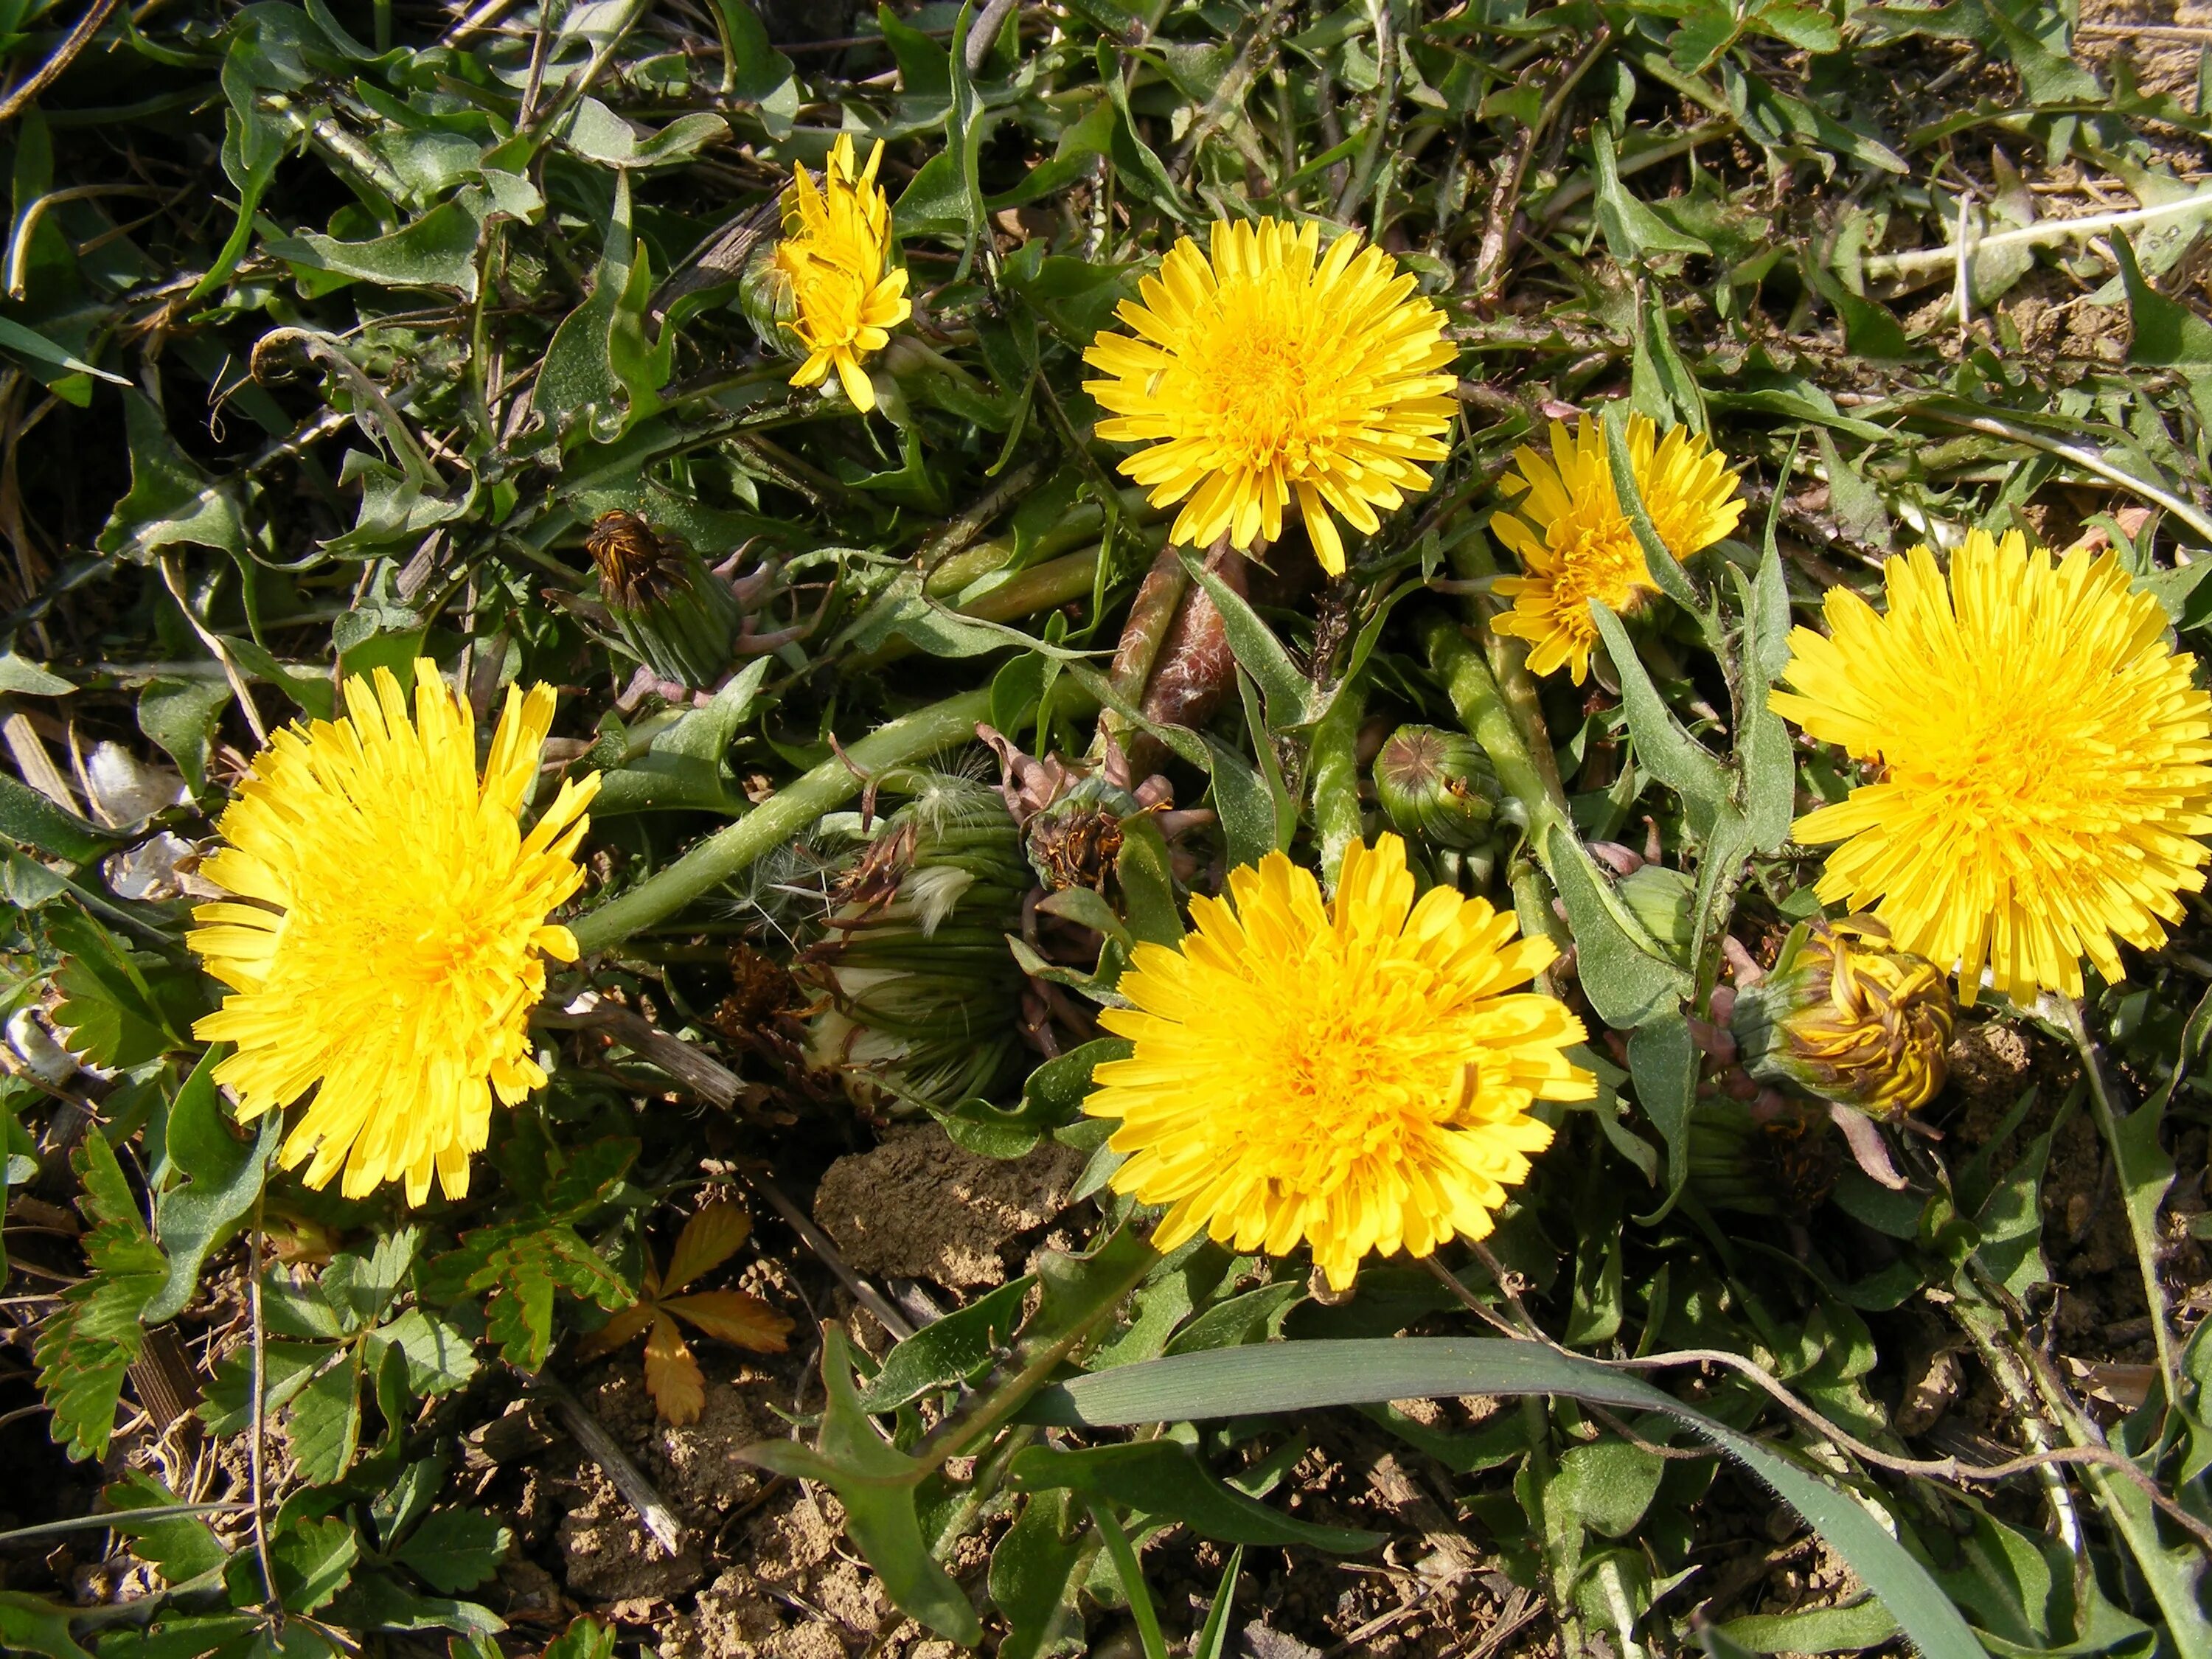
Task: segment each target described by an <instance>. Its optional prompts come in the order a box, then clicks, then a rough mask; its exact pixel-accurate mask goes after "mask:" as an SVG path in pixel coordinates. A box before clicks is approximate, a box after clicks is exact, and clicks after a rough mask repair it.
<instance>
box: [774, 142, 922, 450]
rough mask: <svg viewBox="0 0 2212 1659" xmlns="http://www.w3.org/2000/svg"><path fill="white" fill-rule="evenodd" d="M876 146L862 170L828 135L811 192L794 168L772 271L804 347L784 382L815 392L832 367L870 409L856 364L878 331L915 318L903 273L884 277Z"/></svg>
mask: <svg viewBox="0 0 2212 1659" xmlns="http://www.w3.org/2000/svg"><path fill="white" fill-rule="evenodd" d="M883 152H884V147H883V143H882V142H881V141H880V140H878V142H877V143H876V146H875V148H874V149H872V150H871V151H870V152H869V154H868V160H867V164H866V166H865V167H860V168H858V169H857V170H856V169H855V167H854V153H853V137H852V135H851V134H850V133H840V134H838V135H837V141H836V143H835V144H834V145H832V146H831V148H830V151H829V167H828V168H827V169H826V170H825V171H824V173H823V175H822V183H821V185H820V187H819V188H818V189H817V187H816V185H815V182H814V178H813V175H812V174H811V173H808V172H807V170H806V167H805V164H804V163H803V162H802V163H800V164H799V165H798V166H797V167H794V169H793V178H792V181H791V188H790V189H789V190H787V191H785V192H784V198H783V240H781V242H779V243H778V244H777V245H776V249H775V271H776V274H777V276H778V278H779V280H780V281H781V283H782V285H783V287H784V289H785V290H786V291H787V293H788V295H789V297H790V301H791V309H792V316H791V329H792V331H793V332H794V333H795V334H796V335H797V336H798V337H799V341H800V342H801V343H803V344H804V345H805V348H806V354H807V355H806V357H805V361H804V362H802V363H800V365H799V368H798V369H797V370H796V371H795V372H794V373H793V375H792V377H791V384H792V385H793V386H818V385H820V384H821V383H822V381H823V380H825V379H827V378H828V375H829V370H830V368H832V367H833V366H834V367H835V368H836V371H837V377H838V379H839V380H840V381H841V382H842V384H843V386H844V387H845V390H846V392H847V395H848V396H849V397H850V398H852V400H853V403H854V406H855V407H856V408H858V409H860V410H862V411H863V412H866V410H872V409H873V408H874V407H875V406H876V399H875V393H874V392H873V391H872V390H870V391H863V390H862V388H863V387H866V386H867V378H866V375H865V374H862V373H861V372H860V361H861V360H862V359H863V358H865V357H866V356H869V355H870V354H872V353H873V352H876V351H879V350H881V349H883V347H884V345H885V344H886V343H887V342H888V336H887V333H886V331H888V330H890V329H893V328H896V327H897V326H898V325H900V324H901V323H903V322H904V321H906V319H908V318H909V317H911V316H912V315H913V314H914V306H913V303H912V302H911V301H908V299H907V298H906V297H905V295H906V272H905V271H903V270H889V269H887V268H886V267H887V266H888V265H889V264H890V252H891V235H890V228H891V220H890V199H889V198H888V197H885V196H884V192H883V190H882V189H881V187H880V186H878V185H877V183H876V167H877V165H878V162H880V161H881V160H882V159H883Z"/></svg>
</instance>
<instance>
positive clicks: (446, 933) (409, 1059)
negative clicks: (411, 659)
mask: <svg viewBox="0 0 2212 1659" xmlns="http://www.w3.org/2000/svg"><path fill="white" fill-rule="evenodd" d="M344 695H345V716H344V718H343V719H341V720H318V721H316V722H314V723H313V725H311V726H308V727H307V729H306V731H305V732H300V731H297V730H286V731H283V732H278V733H277V734H276V736H275V738H272V739H271V740H270V744H269V747H268V748H267V749H265V750H263V751H262V753H261V754H260V756H259V757H258V758H257V759H256V760H255V761H254V763H253V769H252V773H251V774H250V775H249V776H248V777H247V778H246V781H245V783H244V784H243V785H242V786H241V787H240V790H239V792H238V795H237V798H236V799H234V801H233V802H232V803H231V805H230V806H229V807H228V810H226V811H224V813H223V815H222V821H221V822H220V823H219V824H218V825H217V826H216V827H217V829H218V831H219V833H220V834H221V835H222V839H223V841H224V842H225V843H226V845H225V846H224V847H223V848H222V851H221V852H219V853H217V854H216V855H215V857H213V858H212V859H210V860H208V862H207V864H206V865H205V866H204V874H205V875H206V876H207V878H208V879H210V881H212V882H214V883H216V884H217V885H219V886H222V887H223V888H225V889H228V891H229V892H230V893H231V894H232V895H234V896H233V897H231V898H229V899H226V900H223V901H222V902H216V903H211V904H204V905H201V906H200V907H198V908H197V909H196V910H195V911H194V912H193V916H194V919H195V920H196V921H197V922H198V923H199V926H198V927H196V928H195V929H194V930H193V932H192V933H191V947H192V949H193V950H194V951H197V953H198V954H199V956H200V957H201V958H202V959H203V960H204V962H205V963H206V964H207V968H208V971H209V972H210V973H212V974H213V975H215V976H216V978H217V979H219V980H221V981H222V982H223V983H224V984H225V985H227V986H228V987H230V994H229V995H228V996H227V997H225V998H224V1000H223V1002H222V1006H221V1007H219V1008H218V1009H217V1010H216V1012H214V1013H212V1014H210V1015H208V1016H207V1017H206V1018H204V1019H202V1020H201V1021H199V1022H198V1024H196V1025H195V1026H194V1027H193V1035H194V1036H197V1037H199V1038H200V1039H201V1040H202V1041H204V1042H229V1043H234V1044H235V1045H236V1048H235V1052H234V1053H233V1054H230V1055H229V1056H228V1057H227V1058H226V1059H225V1060H222V1062H221V1063H220V1064H219V1065H218V1066H216V1080H217V1081H218V1082H221V1083H223V1084H226V1085H228V1086H229V1088H230V1089H231V1091H232V1092H233V1093H234V1095H235V1097H237V1101H238V1111H239V1115H240V1117H241V1118H244V1119H248V1120H251V1119H252V1118H257V1117H259V1116H260V1115H262V1114H264V1112H274V1111H282V1110H283V1109H285V1108H286V1107H288V1106H290V1105H291V1104H292V1103H295V1101H298V1100H299V1099H301V1097H303V1096H305V1095H307V1093H308V1092H309V1091H313V1095H314V1098H313V1100H312V1101H310V1102H309V1103H308V1105H307V1110H306V1111H305V1112H304V1113H302V1114H301V1117H300V1120H299V1121H298V1122H297V1123H296V1124H295V1126H294V1127H293V1128H292V1131H291V1133H290V1134H289V1136H288V1137H287V1138H286V1139H285V1142H284V1147H283V1153H282V1162H283V1164H284V1166H285V1167H286V1168H288V1169H291V1168H296V1167H297V1166H299V1165H300V1164H307V1166H308V1167H307V1177H306V1178H307V1184H308V1185H310V1186H312V1187H321V1186H325V1185H327V1184H328V1183H329V1182H330V1181H331V1178H332V1177H333V1176H338V1175H339V1174H340V1172H341V1171H343V1191H344V1193H345V1194H346V1195H347V1196H348V1197H349V1198H358V1197H361V1196H363V1195H365V1194H368V1193H369V1192H371V1191H373V1190H374V1188H376V1187H377V1186H378V1185H380V1183H382V1182H386V1181H404V1182H405V1183H406V1188H407V1201H408V1202H409V1203H410V1204H420V1203H422V1201H423V1200H426V1199H427V1198H428V1196H429V1192H430V1181H431V1177H432V1176H433V1175H435V1176H436V1177H437V1180H438V1184H439V1185H440V1186H441V1188H443V1189H444V1191H445V1193H446V1194H447V1196H448V1197H459V1196H460V1195H461V1194H464V1193H465V1192H466V1191H467V1190H468V1185H469V1157H470V1154H471V1153H472V1152H477V1151H480V1150H481V1149H482V1148H483V1146H484V1143H485V1140H486V1139H487V1137H488V1135H489V1127H490V1121H491V1103H492V1097H493V1096H494V1095H495V1094H496V1095H497V1096H498V1097H499V1099H500V1100H501V1102H502V1103H506V1104H507V1105H513V1104H514V1103H517V1102H519V1101H520V1100H521V1099H522V1098H523V1097H525V1096H526V1095H527V1094H528V1093H529V1092H530V1091H532V1090H533V1089H535V1088H538V1087H539V1086H540V1085H543V1084H544V1081H545V1073H544V1071H543V1070H541V1069H540V1068H539V1066H538V1063H537V1061H536V1060H533V1059H532V1056H531V1045H530V1038H529V1030H528V1021H529V1017H530V1011H531V1008H532V1006H533V1005H534V1004H536V1002H537V1001H538V999H539V998H540V997H541V996H542V995H544V990H545V963H544V957H548V956H550V957H555V958H556V959H557V960H559V961H562V962H570V961H574V959H575V956H576V942H575V939H574V938H573V937H572V936H571V935H570V933H569V932H568V929H567V928H566V927H559V926H557V925H555V924H553V923H550V922H549V921H547V920H546V917H547V916H548V915H550V913H551V911H552V910H553V909H554V908H555V907H556V905H558V904H560V903H561V902H562V901H563V900H564V899H566V898H568V896H570V895H571V894H573V893H574V891H575V890H576V889H577V887H578V885H579V884H580V883H581V882H582V880H583V876H582V872H580V871H579V870H578V868H577V867H576V863H575V851H576V845H577V843H578V842H579V841H580V840H581V839H582V837H583V834H584V829H585V825H586V822H587V820H586V816H585V810H584V809H585V807H586V805H587V804H588V803H589V802H590V800H591V799H592V795H593V794H594V793H596V792H597V790H598V787H599V779H598V778H597V776H596V775H594V776H592V777H588V778H586V779H585V780H583V781H581V782H578V781H574V780H570V781H564V782H563V783H562V786H561V790H560V793H559V795H558V797H557V798H556V799H555V800H554V802H553V804H552V805H551V806H550V807H549V808H548V809H547V810H546V811H545V812H544V815H543V816H542V817H539V819H538V823H536V825H535V826H534V827H532V829H531V830H530V831H529V833H528V834H527V835H525V834H524V833H523V830H522V827H521V824H520V814H521V811H522V809H523V805H524V804H525V803H526V801H527V800H528V799H529V798H530V794H531V790H532V785H533V784H534V782H535V781H536V779H537V774H538V750H539V749H540V748H541V746H542V745H543V744H544V741H545V735H546V732H548V730H549V729H550V726H551V724H552V720H553V692H552V689H551V688H550V687H549V686H544V685H539V686H533V687H532V689H531V690H530V691H529V692H528V693H527V694H525V693H523V692H522V691H521V690H519V689H515V688H510V689H509V690H508V692H507V706H506V708H505V710H504V711H503V712H502V713H501V716H500V721H499V727H498V730H497V731H496V732H495V734H494V736H493V738H492V741H491V750H490V755H489V758H488V760H487V761H486V762H485V764H484V769H483V776H482V777H481V779H479V777H478V775H477V745H476V726H475V721H474V720H473V719H472V717H471V713H470V710H469V707H468V705H467V704H466V703H465V702H462V701H460V700H459V698H458V697H456V696H454V695H453V692H452V691H451V690H448V689H447V687H446V685H445V684H443V683H442V682H441V680H440V679H439V678H438V671H437V666H436V665H435V664H434V663H430V662H427V661H425V662H418V663H416V665H415V706H414V711H413V717H412V718H411V719H410V716H409V710H408V707H407V702H406V699H405V697H404V694H403V693H402V692H401V690H400V689H399V683H398V680H397V679H395V678H393V676H392V671H390V670H389V669H384V668H380V669H378V670H377V671H376V672H375V674H374V677H373V678H363V677H360V676H356V677H355V678H351V679H349V680H348V681H346V683H345V687H344Z"/></svg>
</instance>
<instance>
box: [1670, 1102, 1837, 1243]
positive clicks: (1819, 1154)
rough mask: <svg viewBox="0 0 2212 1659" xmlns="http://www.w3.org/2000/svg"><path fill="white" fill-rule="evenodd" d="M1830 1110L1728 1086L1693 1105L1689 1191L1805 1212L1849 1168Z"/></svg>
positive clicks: (1752, 1208) (1713, 1200)
mask: <svg viewBox="0 0 2212 1659" xmlns="http://www.w3.org/2000/svg"><path fill="white" fill-rule="evenodd" d="M1836 1139H1837V1138H1836V1135H1835V1133H1834V1132H1833V1131H1832V1129H1831V1127H1829V1123H1828V1120H1827V1115H1826V1112H1825V1111H1823V1110H1822V1109H1820V1108H1818V1107H1811V1106H1807V1105H1804V1104H1802V1103H1796V1102H1794V1101H1786V1100H1783V1099H1781V1098H1780V1097H1778V1095H1777V1094H1776V1093H1775V1091H1772V1090H1769V1091H1765V1094H1764V1095H1763V1096H1762V1097H1760V1098H1759V1099H1758V1100H1756V1101H1744V1100H1739V1099H1737V1098H1735V1097H1734V1096H1733V1095H1731V1094H1729V1093H1728V1092H1726V1091H1722V1092H1720V1093H1717V1094H1712V1095H1705V1096H1701V1097H1699V1100H1698V1101H1697V1103H1696V1104H1694V1105H1693V1106H1692V1107H1691V1109H1690V1190H1691V1191H1692V1193H1693V1194H1696V1196H1697V1197H1698V1199H1699V1201H1700V1202H1702V1203H1704V1204H1705V1205H1706V1206H1708V1207H1709V1208H1711V1209H1716V1210H1733V1211H1735V1212H1737V1213H1738V1214H1740V1215H1770V1216H1796V1217H1802V1216H1805V1215H1808V1214H1810V1213H1811V1212H1813V1211H1814V1210H1815V1209H1817V1208H1819V1207H1820V1205H1821V1203H1823V1202H1824V1201H1825V1200H1826V1198H1827V1196H1828V1194H1829V1192H1830V1191H1831V1190H1832V1188H1834V1186H1835V1184H1836V1177H1837V1176H1838V1174H1840V1173H1841V1172H1842V1170H1843V1157H1842V1154H1841V1152H1840V1151H1839V1150H1838V1147H1837V1145H1836Z"/></svg>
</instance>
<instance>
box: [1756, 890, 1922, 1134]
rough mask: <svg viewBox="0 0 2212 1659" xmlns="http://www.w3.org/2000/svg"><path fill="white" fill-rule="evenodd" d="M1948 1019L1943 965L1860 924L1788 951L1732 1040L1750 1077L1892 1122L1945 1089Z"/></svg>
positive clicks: (1821, 928) (1877, 927) (1831, 930)
mask: <svg viewBox="0 0 2212 1659" xmlns="http://www.w3.org/2000/svg"><path fill="white" fill-rule="evenodd" d="M1951 1018H1952V1005H1951V987H1950V986H1949V984H1948V981H1946V980H1945V979H1944V977H1943V975H1942V973H1941V972H1940V971H1939V970H1938V969H1936V965H1935V964H1934V963H1930V962H1928V961H1925V960H1923V958H1921V957H1916V956H1910V955H1907V954H1905V952H1903V951H1894V950H1892V949H1891V948H1890V945H1889V934H1888V932H1887V929H1885V928H1884V927H1882V926H1881V924H1880V923H1879V922H1876V921H1873V920H1872V919H1870V918H1865V917H1858V918H1854V919H1852V920H1850V921H1842V922H1837V923H1834V924H1832V925H1816V926H1815V927H1814V928H1813V930H1812V931H1811V932H1810V933H1808V935H1807V936H1806V937H1805V939H1803V941H1802V943H1801V944H1798V945H1796V948H1795V949H1794V950H1791V949H1789V948H1785V949H1784V953H1783V960H1782V961H1781V962H1779V963H1777V964H1776V967H1775V970H1774V972H1772V973H1771V974H1769V975H1767V976H1766V977H1765V979H1763V980H1761V981H1759V983H1758V984H1757V985H1754V986H1753V987H1750V988H1748V989H1747V990H1746V991H1745V992H1744V993H1743V994H1741V996H1739V997H1738V998H1737V999H1736V1006H1735V1037H1736V1041H1737V1042H1738V1043H1740V1044H1741V1048H1742V1053H1743V1058H1744V1064H1745V1065H1746V1066H1747V1068H1748V1069H1749V1071H1750V1072H1751V1074H1752V1075H1753V1077H1758V1078H1764V1079H1768V1080H1769V1081H1772V1082H1787V1083H1793V1084H1795V1085H1797V1086H1798V1087H1799V1088H1801V1089H1802V1090H1804V1091H1807V1092H1808V1093H1809V1094H1814V1095H1818V1096H1819V1097H1820V1098H1821V1099H1823V1100H1829V1101H1833V1102H1835V1103H1838V1104H1839V1105H1844V1106H1856V1107H1857V1108H1858V1109H1860V1110H1861V1111H1863V1112H1866V1113H1868V1114H1869V1115H1873V1116H1875V1117H1892V1116H1895V1115H1898V1114H1899V1113H1903V1112H1909V1111H1911V1110H1913V1109H1916V1108H1917V1107H1920V1106H1924V1105H1926V1104H1927V1103H1928V1102H1929V1100H1930V1099H1932V1098H1933V1097H1935V1094H1936V1091H1937V1090H1938V1089H1940V1088H1942V1086H1943V1079H1944V1075H1945V1068H1946V1062H1945V1057H1944V1056H1945V1051H1946V1050H1947V1049H1948V1048H1949V1047H1950V1042H1951Z"/></svg>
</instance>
